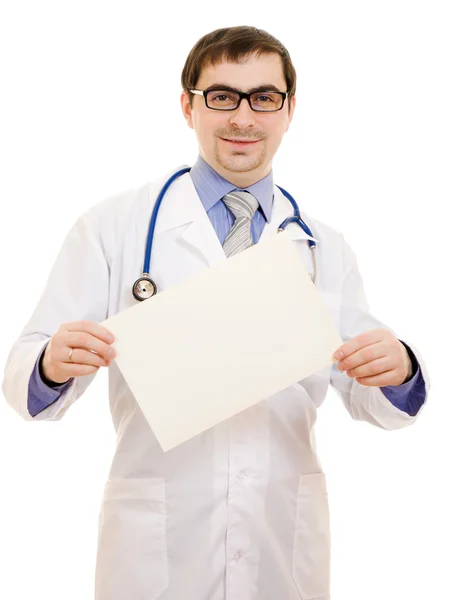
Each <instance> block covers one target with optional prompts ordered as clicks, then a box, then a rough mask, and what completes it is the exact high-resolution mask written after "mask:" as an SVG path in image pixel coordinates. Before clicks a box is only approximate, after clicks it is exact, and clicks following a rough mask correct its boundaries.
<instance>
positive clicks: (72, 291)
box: [3, 27, 428, 600]
mask: <svg viewBox="0 0 450 600" xmlns="http://www.w3.org/2000/svg"><path fill="white" fill-rule="evenodd" d="M295 85H296V76H295V70H294V67H293V65H292V62H291V59H290V57H289V54H288V52H287V51H286V49H285V48H284V46H283V45H282V44H281V43H280V42H279V41H278V40H276V39H275V38H273V37H272V36H271V35H269V34H268V33H266V32H264V31H261V30H258V29H255V28H253V27H232V28H228V29H220V30H217V31H213V32H212V33H210V34H208V35H205V36H204V37H203V38H202V39H200V40H199V41H198V42H197V43H196V44H195V46H194V47H193V49H192V50H191V52H190V54H189V56H188V58H187V60H186V63H185V66H184V69H183V72H182V86H183V92H182V94H181V107H182V111H183V114H184V117H185V119H186V122H187V124H188V126H189V127H191V128H192V129H194V131H195V133H196V136H197V140H198V145H199V157H198V160H197V162H196V164H195V165H194V166H193V168H192V170H191V172H190V173H187V174H185V175H183V176H182V177H181V178H180V179H178V180H177V181H176V182H175V183H174V184H173V185H172V186H171V188H170V189H169V191H168V193H167V196H166V198H165V199H164V202H163V204H162V207H161V211H160V215H159V218H158V222H157V227H156V235H155V239H154V251H153V261H152V276H153V278H154V279H155V281H157V282H158V287H159V289H160V290H164V289H167V288H169V287H170V286H172V285H174V284H177V283H179V282H181V281H183V280H186V279H188V278H189V277H191V276H192V275H194V274H195V273H197V272H199V271H200V270H202V269H205V268H208V266H210V265H213V264H214V263H215V262H217V261H218V260H221V259H224V258H226V257H229V256H233V255H234V254H236V253H237V252H241V251H243V250H245V249H246V248H248V247H249V246H251V245H252V244H256V243H258V241H259V239H260V237H261V235H262V234H264V235H265V236H267V235H276V230H277V226H278V224H279V223H281V222H282V221H283V220H284V219H285V218H286V217H288V216H291V210H292V209H291V205H290V204H289V202H288V201H287V200H286V199H285V198H284V196H283V195H282V194H281V193H280V191H279V190H278V189H277V188H276V187H274V183H273V173H272V167H271V165H272V159H273V156H274V155H275V153H276V151H277V148H278V146H279V144H280V142H281V140H282V138H283V135H284V133H285V132H286V131H287V130H288V128H289V124H290V122H291V120H292V118H293V116H294V112H295ZM166 179H167V178H166V177H163V178H161V179H158V180H157V181H154V182H152V183H150V184H146V185H144V186H143V187H142V188H140V189H137V190H134V191H130V192H126V193H122V194H119V195H117V196H115V197H112V198H108V199H107V200H105V201H103V202H101V203H99V204H97V205H96V206H94V207H93V208H92V209H90V210H88V211H87V212H86V213H85V214H83V215H82V216H81V217H80V218H79V219H78V221H77V222H76V223H75V225H74V226H73V228H72V229H71V231H70V232H69V234H68V236H67V239H66V241H65V243H64V245H63V247H62V249H61V251H60V254H59V255H58V257H57V260H56V263H55V265H54V267H53V270H52V271H51V274H50V276H49V279H48V282H47V285H46V288H45V290H44V292H43V295H42V297H41V299H40V300H39V302H38V305H37V307H36V310H35V312H34V314H33V315H32V317H31V319H30V321H29V322H28V324H27V325H26V326H25V328H24V330H23V332H22V334H21V336H20V337H19V339H18V340H17V342H16V343H15V344H14V346H13V348H12V351H11V354H10V356H9V359H8V362H7V365H6V370H5V378H4V383H3V390H4V394H5V396H6V398H7V400H8V402H9V403H10V404H11V406H12V407H13V408H15V409H16V410H17V412H18V413H19V414H20V415H21V416H22V417H23V418H24V419H27V420H31V419H33V420H35V421H40V420H47V421H50V420H58V419H61V418H62V417H63V416H64V415H65V413H66V412H67V410H68V408H69V407H70V406H71V404H73V403H74V402H75V401H76V400H77V399H78V398H79V397H80V396H81V395H82V394H83V392H84V391H85V390H86V388H87V387H88V385H89V384H90V383H91V381H92V379H93V377H94V376H95V373H96V372H97V371H98V369H99V368H100V367H103V366H106V367H109V386H110V388H109V389H110V406H111V414H112V419H113V422H114V426H115V429H116V431H117V449H116V452H115V455H114V457H113V460H112V465H111V469H110V473H109V477H108V480H107V482H106V486H105V490H104V497H103V503H102V511H101V515H100V523H99V539H98V557H97V571H96V583H95V589H96V596H95V597H96V599H97V600H156V599H157V598H160V599H162V600H224V599H226V600H313V599H314V600H327V599H328V598H329V594H330V590H329V587H330V585H329V553H330V548H329V521H328V505H327V492H326V484H325V479H324V474H323V473H322V471H321V467H320V462H319V460H318V458H317V456H316V452H315V444H314V431H313V426H314V423H315V420H316V411H317V409H318V408H319V406H320V405H321V404H322V402H323V400H324V398H325V395H326V393H327V388H328V385H329V384H330V383H331V385H333V386H334V387H335V388H336V389H337V390H338V391H339V392H340V395H341V396H342V400H343V402H344V404H345V407H346V408H347V410H348V412H349V413H350V415H351V417H352V418H353V419H357V420H365V421H368V422H369V423H372V424H373V425H376V426H378V427H382V428H384V429H396V428H401V427H405V426H407V425H410V424H412V423H413V422H414V421H415V419H416V418H417V415H418V414H419V412H420V410H421V407H422V405H423V403H424V400H425V395H426V390H427V389H428V380H427V376H426V371H425V367H424V365H423V363H422V360H421V358H420V356H419V354H418V353H417V351H416V350H415V349H412V348H411V346H409V345H406V344H405V343H403V342H401V341H399V340H398V339H397V337H396V336H395V335H394V334H393V333H392V331H390V330H389V329H387V328H386V327H385V326H384V325H383V324H382V323H380V322H379V321H377V320H376V319H375V318H374V317H373V316H372V315H371V314H369V312H368V309H367V305H366V301H365V297H364V292H363V288H362V283H361V278H360V275H359V273H358V269H357V266H356V262H355V258H354V255H353V254H352V252H351V250H350V249H349V248H348V246H347V245H346V243H345V242H344V240H343V238H342V236H341V235H340V234H339V233H337V232H336V231H334V230H333V229H331V228H329V227H327V226H325V225H323V224H322V223H320V222H318V221H315V220H313V219H311V218H310V217H306V218H305V221H306V222H307V223H308V225H309V226H310V228H311V230H312V232H313V235H314V238H315V239H316V240H317V266H318V279H317V281H316V286H317V291H318V293H319V294H320V295H321V296H322V298H323V300H324V302H325V305H326V307H327V309H328V311H329V313H330V315H331V317H332V319H333V320H334V323H335V325H336V326H337V327H338V328H339V332H340V335H341V336H342V338H343V339H344V340H345V343H344V344H343V345H342V346H341V347H340V348H339V349H337V350H336V354H335V358H336V359H337V361H338V362H337V363H335V365H334V366H333V368H331V367H330V368H327V369H324V370H323V371H321V372H319V373H316V374H314V375H313V376H311V377H308V378H307V379H305V380H302V381H299V382H298V383H296V384H295V385H292V386H291V387H289V388H287V389H285V390H283V391H282V392H280V393H278V394H276V395H274V396H272V397H270V398H267V399H266V400H264V401H262V402H260V403H258V404H257V405H255V406H253V407H251V408H249V409H248V410H245V411H243V412H242V413H240V414H238V415H237V416H235V417H233V418H231V419H229V420H228V421H226V422H224V423H221V424H219V425H217V426H216V427H213V428H211V429H209V430H208V431H205V432H204V433H202V434H200V435H198V436H196V437H195V438H193V439H191V440H189V441H187V442H185V443H184V444H182V445H180V446H178V447H177V448H175V449H173V450H171V451H169V452H167V453H164V452H163V451H162V450H161V448H160V446H159V444H158V442H157V440H156V438H155V436H154V434H153V432H152V429H151V428H150V427H149V425H148V423H147V421H146V419H145V418H144V417H143V414H142V412H141V410H140V408H139V406H138V405H137V404H136V401H135V399H134V397H133V395H132V394H131V392H130V389H129V388H128V387H127V385H126V383H125V381H124V379H123V377H122V375H121V373H120V371H119V370H118V368H117V365H116V363H115V362H114V361H113V359H114V356H115V353H114V350H113V348H112V346H111V344H112V342H113V337H112V336H111V335H110V334H109V332H108V331H107V330H106V329H105V328H104V327H102V326H100V325H99V322H101V321H103V320H105V319H107V318H108V317H110V316H112V315H114V314H116V313H118V312H121V311H123V310H125V309H127V308H129V307H131V306H133V305H135V304H136V303H137V300H136V299H135V298H134V297H133V294H132V291H131V290H132V287H133V283H134V281H135V280H136V279H137V278H138V277H139V274H140V273H141V271H142V261H143V256H144V251H145V242H146V237H147V229H148V223H149V219H150V215H151V212H152V208H153V205H154V202H155V199H156V197H157V194H158V192H159V191H160V189H161V186H162V185H163V184H164V182H165V181H166ZM294 195H295V194H294ZM287 231H288V232H290V234H291V237H292V240H293V244H294V245H295V247H296V248H297V250H298V252H299V254H300V256H301V257H302V260H303V261H304V263H305V266H306V268H307V269H308V270H309V271H311V270H312V264H311V258H310V253H309V249H308V245H307V243H306V241H305V240H306V239H307V236H306V234H304V233H303V232H302V231H301V230H300V228H299V227H297V226H296V225H291V226H289V227H288V228H287ZM61 290H63V293H62V291H61ZM217 318H218V319H219V318H220V315H218V316H217ZM271 318H276V315H267V319H271ZM261 327H264V322H261ZM237 339H239V338H237ZM217 343H219V344H220V340H218V341H217ZM238 343H242V340H239V342H238ZM299 343H301V341H299ZM212 351H214V349H212ZM255 376H257V374H255ZM217 385H218V386H220V385H221V382H220V381H218V382H217ZM211 402H214V390H211Z"/></svg>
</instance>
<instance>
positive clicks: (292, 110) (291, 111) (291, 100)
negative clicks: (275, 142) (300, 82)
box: [285, 96, 296, 131]
mask: <svg viewBox="0 0 450 600" xmlns="http://www.w3.org/2000/svg"><path fill="white" fill-rule="evenodd" d="M295 105H296V98H295V96H292V98H291V99H290V110H289V117H288V122H287V124H286V129H285V131H287V130H288V129H289V125H290V124H291V121H292V118H293V116H294V112H295Z"/></svg>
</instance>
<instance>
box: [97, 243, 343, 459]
mask: <svg viewBox="0 0 450 600" xmlns="http://www.w3.org/2000/svg"><path fill="white" fill-rule="evenodd" d="M304 243H307V242H304ZM102 325H104V326H105V327H106V328H108V329H109V330H110V331H111V332H112V333H113V334H114V335H115V341H114V344H113V346H114V347H115V349H116V351H117V357H116V359H115V360H116V362H117V365H118V367H119V369H120V370H121V372H122V374H123V376H124V378H125V380H126V382H127V383H128V385H129V387H130V389H131V392H132V393H133V395H134V396H135V398H136V401H137V402H138V404H139V405H140V407H141V409H142V412H143V414H144V415H145V417H146V419H147V420H148V422H149V424H150V426H151V428H152V429H153V431H154V433H155V435H156V437H157V439H158V441H159V443H160V444H161V447H162V449H163V450H164V451H167V450H170V449H171V448H173V447H175V446H177V445H178V444H181V443H182V442H184V441H186V440H188V439H190V438H191V437H193V436H195V435H197V434H199V433H201V432H202V431H205V430H206V429H208V428H210V427H213V426H214V425H216V424H217V423H220V422H222V421H224V420H226V419H228V418H230V417H232V416H233V415H235V414H237V413H239V412H240V411H242V410H244V409H246V408H248V407H250V406H252V405H254V404H256V403H257V402H259V401H260V400H263V399H264V398H267V397H269V396H271V395H272V394H275V393H276V392H279V391H281V390H282V389H284V388H286V387H288V386H289V385H291V384H293V383H295V382H296V381H299V380H301V379H303V378H305V377H307V376H309V375H311V374H313V373H314V372H316V371H319V370H320V369H323V368H324V367H326V366H327V365H329V364H331V363H332V362H333V358H332V356H333V353H334V352H335V350H336V349H337V348H338V347H339V346H340V345H341V344H342V340H341V338H340V336H339V334H338V332H337V331H336V329H335V327H334V325H333V324H332V321H331V318H330V316H329V315H328V313H327V311H326V309H325V307H324V305H323V302H322V299H321V298H320V296H319V294H318V293H317V291H316V289H315V287H314V285H313V283H312V281H311V279H310V276H309V274H308V272H307V271H306V269H305V267H304V266H303V263H302V261H301V259H300V256H299V254H298V251H297V250H296V248H295V247H294V242H292V240H291V239H290V238H289V237H288V236H287V234H284V233H280V234H278V235H276V236H273V237H270V238H268V239H267V240H266V241H264V242H260V243H259V244H256V245H255V246H253V247H251V248H249V249H248V250H246V251H245V252H241V253H240V254H238V255H236V256H234V257H232V258H229V259H228V260H223V261H222V262H220V263H218V264H217V265H215V266H214V267H211V268H207V269H205V270H203V271H201V272H200V273H198V274H197V275H195V276H194V277H192V278H190V279H189V280H186V281H185V282H183V283H181V284H179V285H176V286H173V287H171V288H169V289H167V290H165V291H163V292H161V293H160V294H158V295H156V296H154V297H153V298H150V299H149V300H146V301H144V302H142V303H140V304H138V305H136V306H133V307H132V308H129V309H127V310H125V311H123V312H121V313H119V314H117V315H114V316H113V317H111V318H110V319H107V320H106V321H104V322H103V323H102Z"/></svg>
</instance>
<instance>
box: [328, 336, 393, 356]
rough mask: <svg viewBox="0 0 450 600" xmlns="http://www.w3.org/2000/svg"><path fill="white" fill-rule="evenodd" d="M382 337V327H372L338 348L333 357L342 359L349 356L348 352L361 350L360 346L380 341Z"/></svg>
mask: <svg viewBox="0 0 450 600" xmlns="http://www.w3.org/2000/svg"><path fill="white" fill-rule="evenodd" d="M383 338H384V333H383V329H372V330H371V331H366V332H364V333H361V334H360V335H357V336H356V337H354V338H353V339H352V340H350V341H348V342H346V343H345V344H344V345H343V346H341V347H340V348H338V349H337V350H336V352H335V353H334V358H336V359H337V360H342V359H343V358H346V357H347V356H350V354H353V353H354V352H357V351H358V350H361V348H364V347H365V346H370V345H371V344H376V343H377V342H381V341H382V340H383Z"/></svg>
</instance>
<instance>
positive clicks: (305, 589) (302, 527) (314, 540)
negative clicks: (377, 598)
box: [293, 473, 330, 600]
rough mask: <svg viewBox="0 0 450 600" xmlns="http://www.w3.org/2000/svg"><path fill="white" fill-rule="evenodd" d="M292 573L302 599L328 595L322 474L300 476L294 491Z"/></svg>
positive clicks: (327, 530)
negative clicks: (295, 512)
mask: <svg viewBox="0 0 450 600" xmlns="http://www.w3.org/2000/svg"><path fill="white" fill-rule="evenodd" d="M293 571H294V572H293V575H294V581H295V583H296V585H297V588H298V591H299V592H300V596H301V598H302V600H322V598H327V597H328V595H329V594H330V519H329V511H328V494H327V489H326V483H325V475H324V474H323V473H312V474H308V475H303V476H302V477H301V479H300V484H299V488H298V493H297V514H296V526H295V538H294V556H293Z"/></svg>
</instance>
